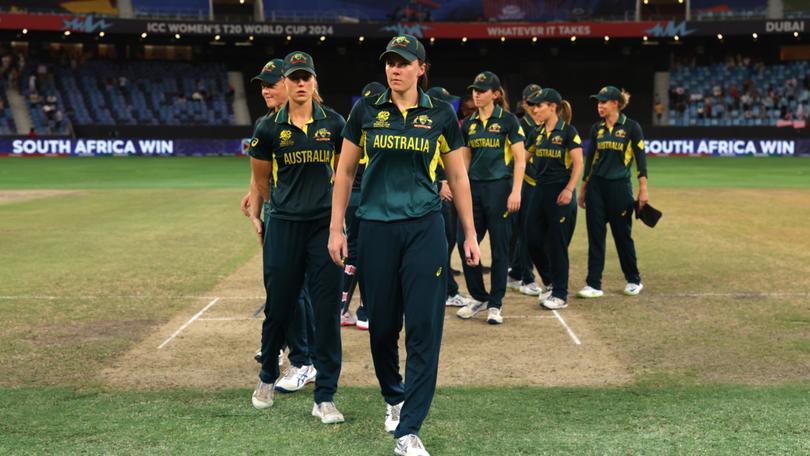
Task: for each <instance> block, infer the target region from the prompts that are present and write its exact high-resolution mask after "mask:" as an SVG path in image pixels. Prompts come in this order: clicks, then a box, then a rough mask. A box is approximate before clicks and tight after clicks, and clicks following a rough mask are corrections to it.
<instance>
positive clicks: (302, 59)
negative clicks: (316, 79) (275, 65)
mask: <svg viewBox="0 0 810 456" xmlns="http://www.w3.org/2000/svg"><path fill="white" fill-rule="evenodd" d="M299 70H300V71H306V72H307V73H310V74H311V75H313V76H315V62H314V61H313V60H312V56H311V55H309V54H307V53H306V52H303V51H294V52H290V53H289V54H287V57H284V76H285V77H287V76H289V75H291V74H293V73H294V72H296V71H299Z"/></svg>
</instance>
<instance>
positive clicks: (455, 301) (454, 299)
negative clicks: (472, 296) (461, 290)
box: [444, 294, 469, 307]
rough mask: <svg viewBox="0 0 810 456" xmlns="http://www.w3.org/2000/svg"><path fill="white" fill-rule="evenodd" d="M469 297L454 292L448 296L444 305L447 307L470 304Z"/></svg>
mask: <svg viewBox="0 0 810 456" xmlns="http://www.w3.org/2000/svg"><path fill="white" fill-rule="evenodd" d="M468 303H469V302H468V300H467V298H465V297H464V296H461V295H460V294H454V295H453V296H450V297H449V298H447V301H445V302H444V305H446V306H447V307H464V306H466V305H467V304H468Z"/></svg>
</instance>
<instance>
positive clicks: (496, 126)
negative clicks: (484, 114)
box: [487, 123, 501, 133]
mask: <svg viewBox="0 0 810 456" xmlns="http://www.w3.org/2000/svg"><path fill="white" fill-rule="evenodd" d="M487 131H488V132H490V133H500V132H501V124H499V123H494V124H492V125H490V126H489V127H487Z"/></svg>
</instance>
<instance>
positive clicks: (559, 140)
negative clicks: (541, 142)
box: [551, 135, 563, 146]
mask: <svg viewBox="0 0 810 456" xmlns="http://www.w3.org/2000/svg"><path fill="white" fill-rule="evenodd" d="M562 141H563V139H562V136H560V135H555V136H554V137H553V138H551V144H554V145H555V146H559V145H561V144H562Z"/></svg>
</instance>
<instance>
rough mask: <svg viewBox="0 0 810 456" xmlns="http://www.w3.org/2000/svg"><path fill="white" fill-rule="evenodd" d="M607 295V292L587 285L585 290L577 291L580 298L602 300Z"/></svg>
mask: <svg viewBox="0 0 810 456" xmlns="http://www.w3.org/2000/svg"><path fill="white" fill-rule="evenodd" d="M604 295H605V292H604V291H602V290H597V289H596V288H591V286H590V285H585V288H583V289H581V290H579V291H577V297H578V298H588V299H590V298H601V297H602V296H604Z"/></svg>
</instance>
